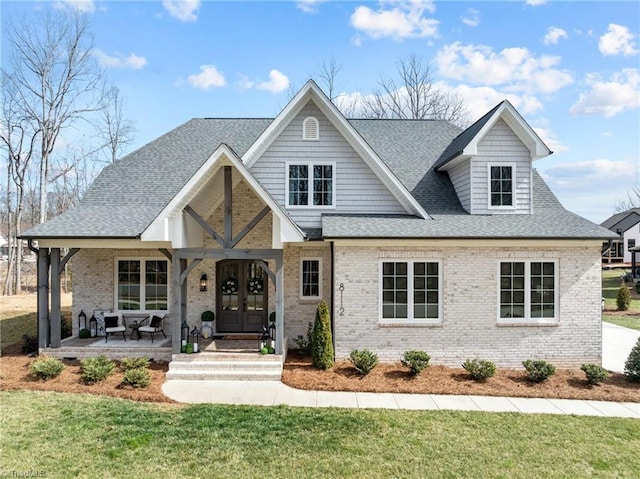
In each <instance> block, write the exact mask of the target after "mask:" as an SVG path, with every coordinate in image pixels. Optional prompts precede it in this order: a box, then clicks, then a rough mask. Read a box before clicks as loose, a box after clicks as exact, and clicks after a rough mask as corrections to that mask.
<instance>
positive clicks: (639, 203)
mask: <svg viewBox="0 0 640 479" xmlns="http://www.w3.org/2000/svg"><path fill="white" fill-rule="evenodd" d="M632 208H640V186H635V187H634V188H632V189H631V191H630V192H629V193H627V199H626V200H620V201H618V202H617V203H616V204H615V205H614V210H615V212H616V213H622V212H624V211H627V210H630V209H632Z"/></svg>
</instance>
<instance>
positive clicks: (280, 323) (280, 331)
mask: <svg viewBox="0 0 640 479" xmlns="http://www.w3.org/2000/svg"><path fill="white" fill-rule="evenodd" d="M283 314H284V268H283V258H282V254H281V255H279V256H278V257H276V354H282V353H283V351H284V348H285V347H286V344H283V343H284V316H283Z"/></svg>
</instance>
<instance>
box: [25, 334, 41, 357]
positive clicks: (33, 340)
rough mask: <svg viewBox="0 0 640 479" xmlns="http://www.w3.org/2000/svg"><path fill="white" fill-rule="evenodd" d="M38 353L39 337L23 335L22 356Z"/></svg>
mask: <svg viewBox="0 0 640 479" xmlns="http://www.w3.org/2000/svg"><path fill="white" fill-rule="evenodd" d="M37 352H38V336H31V335H30V334H23V335H22V354H31V353H37Z"/></svg>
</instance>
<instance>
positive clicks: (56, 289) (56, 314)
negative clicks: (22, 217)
mask: <svg viewBox="0 0 640 479" xmlns="http://www.w3.org/2000/svg"><path fill="white" fill-rule="evenodd" d="M59 269H60V248H51V268H50V270H51V323H50V328H51V347H52V348H59V347H60V341H61V331H60V323H61V316H60V273H59Z"/></svg>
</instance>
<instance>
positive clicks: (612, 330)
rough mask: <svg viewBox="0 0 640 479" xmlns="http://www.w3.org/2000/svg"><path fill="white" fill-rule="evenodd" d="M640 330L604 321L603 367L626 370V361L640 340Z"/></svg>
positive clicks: (620, 370)
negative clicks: (639, 339)
mask: <svg viewBox="0 0 640 479" xmlns="http://www.w3.org/2000/svg"><path fill="white" fill-rule="evenodd" d="M639 337H640V331H637V330H635V329H629V328H623V327H622V326H618V325H617V324H611V323H607V322H605V321H603V322H602V367H603V368H605V369H608V370H609V371H616V372H619V373H621V372H624V363H625V361H626V360H627V358H628V357H629V353H630V352H631V349H632V348H633V346H634V345H635V344H636V341H638V338H639Z"/></svg>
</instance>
